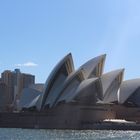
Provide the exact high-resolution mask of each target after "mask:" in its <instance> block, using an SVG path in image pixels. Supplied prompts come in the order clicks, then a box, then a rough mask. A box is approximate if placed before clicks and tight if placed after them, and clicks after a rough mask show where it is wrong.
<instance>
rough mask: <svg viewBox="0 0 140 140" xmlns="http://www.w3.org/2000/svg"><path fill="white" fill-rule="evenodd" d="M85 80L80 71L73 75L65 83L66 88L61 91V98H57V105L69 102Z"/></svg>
mask: <svg viewBox="0 0 140 140" xmlns="http://www.w3.org/2000/svg"><path fill="white" fill-rule="evenodd" d="M83 80H84V76H83V71H82V70H79V71H77V72H75V73H74V74H72V75H71V76H70V77H69V78H68V79H67V81H66V82H65V86H64V88H63V90H62V91H61V93H60V95H59V97H58V98H57V100H56V102H55V105H56V104H58V103H59V102H62V101H66V100H68V99H69V97H70V96H72V94H74V93H75V91H76V89H77V87H78V86H79V85H80V83H81V82H82V81H83Z"/></svg>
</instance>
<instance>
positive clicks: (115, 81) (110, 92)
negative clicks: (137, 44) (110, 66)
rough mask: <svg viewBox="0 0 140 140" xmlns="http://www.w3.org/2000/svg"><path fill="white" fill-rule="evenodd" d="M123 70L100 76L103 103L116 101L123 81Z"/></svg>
mask: <svg viewBox="0 0 140 140" xmlns="http://www.w3.org/2000/svg"><path fill="white" fill-rule="evenodd" d="M123 72H124V69H119V70H114V71H111V72H108V73H105V74H103V75H102V76H101V82H102V87H103V95H104V102H113V101H117V92H118V89H119V87H120V84H121V82H122V79H123Z"/></svg>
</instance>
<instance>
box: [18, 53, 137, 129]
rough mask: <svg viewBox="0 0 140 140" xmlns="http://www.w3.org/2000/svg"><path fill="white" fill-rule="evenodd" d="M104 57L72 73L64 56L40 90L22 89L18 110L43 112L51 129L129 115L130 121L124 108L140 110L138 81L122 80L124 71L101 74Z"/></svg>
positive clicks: (128, 112)
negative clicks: (45, 113)
mask: <svg viewBox="0 0 140 140" xmlns="http://www.w3.org/2000/svg"><path fill="white" fill-rule="evenodd" d="M105 58H106V55H105V54H104V55H100V56H97V57H95V58H93V59H91V60H89V61H87V62H86V63H85V64H83V65H82V66H80V67H79V68H78V69H77V70H75V68H74V62H73V58H72V55H71V53H70V54H68V55H66V56H65V57H64V58H63V59H62V60H60V62H59V63H58V64H57V65H56V66H55V67H54V69H53V70H52V72H51V74H50V75H49V76H48V78H47V80H46V82H45V84H44V85H43V86H42V88H41V90H38V89H37V88H33V86H32V87H30V88H26V89H24V90H23V92H22V96H21V99H20V102H19V109H20V110H21V111H23V110H27V111H28V110H29V111H30V110H31V109H33V110H36V111H39V112H47V114H48V115H47V116H46V118H45V119H46V122H47V125H49V126H52V127H54V128H55V127H56V126H60V125H62V124H63V125H64V126H65V127H66V126H67V125H69V127H70V128H72V127H77V126H78V127H81V125H83V124H86V125H89V123H90V124H91V123H92V122H96V121H101V120H104V119H116V118H121V119H126V120H127V117H128V116H130V114H131V117H129V119H130V118H132V117H133V116H132V114H133V113H132V110H133V109H132V108H129V109H130V110H129V109H128V108H127V107H136V108H137V109H139V108H138V107H140V79H134V80H127V81H123V76H124V69H117V70H113V71H111V72H107V73H104V72H103V70H104V63H105ZM127 109H128V111H127V113H126V110H127ZM137 109H136V110H137ZM124 112H125V113H124ZM49 115H50V116H49ZM138 115H140V113H138ZM50 120H53V124H55V125H53V124H52V122H51V121H50ZM58 120H59V122H58ZM130 120H131V119H130ZM137 120H138V119H137ZM43 125H45V124H43V122H42V126H43Z"/></svg>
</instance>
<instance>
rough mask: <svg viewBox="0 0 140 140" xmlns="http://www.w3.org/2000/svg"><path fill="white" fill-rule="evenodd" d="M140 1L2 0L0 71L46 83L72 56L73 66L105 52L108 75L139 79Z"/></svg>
mask: <svg viewBox="0 0 140 140" xmlns="http://www.w3.org/2000/svg"><path fill="white" fill-rule="evenodd" d="M139 7H140V1H139V0H0V72H3V71H4V70H5V69H10V70H13V69H15V68H20V69H21V71H22V72H27V73H32V74H34V75H36V82H45V80H46V78H47V76H48V75H49V73H50V72H51V70H52V69H53V67H54V66H55V65H56V63H57V62H58V61H59V60H60V59H61V58H62V57H63V56H65V55H66V54H67V53H69V52H71V53H72V54H73V58H74V62H75V67H76V68H78V67H79V66H80V65H81V64H82V63H84V62H86V61H87V60H89V59H90V58H93V57H95V56H98V55H100V54H104V53H106V54H107V58H106V63H105V64H106V65H105V72H107V71H111V70H114V69H118V68H125V79H130V78H137V77H140V64H139V61H140V8H139Z"/></svg>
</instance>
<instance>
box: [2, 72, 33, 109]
mask: <svg viewBox="0 0 140 140" xmlns="http://www.w3.org/2000/svg"><path fill="white" fill-rule="evenodd" d="M33 84H35V76H34V75H31V74H25V73H21V72H20V70H19V69H15V70H14V71H10V70H5V71H4V72H3V73H2V74H1V85H0V94H1V95H0V97H1V96H2V94H3V96H5V97H3V98H4V99H5V98H6V97H8V99H7V104H9V105H10V104H13V105H14V107H15V108H16V105H17V104H18V102H19V99H20V97H21V93H22V90H23V89H24V88H27V87H29V86H30V85H33Z"/></svg>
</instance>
